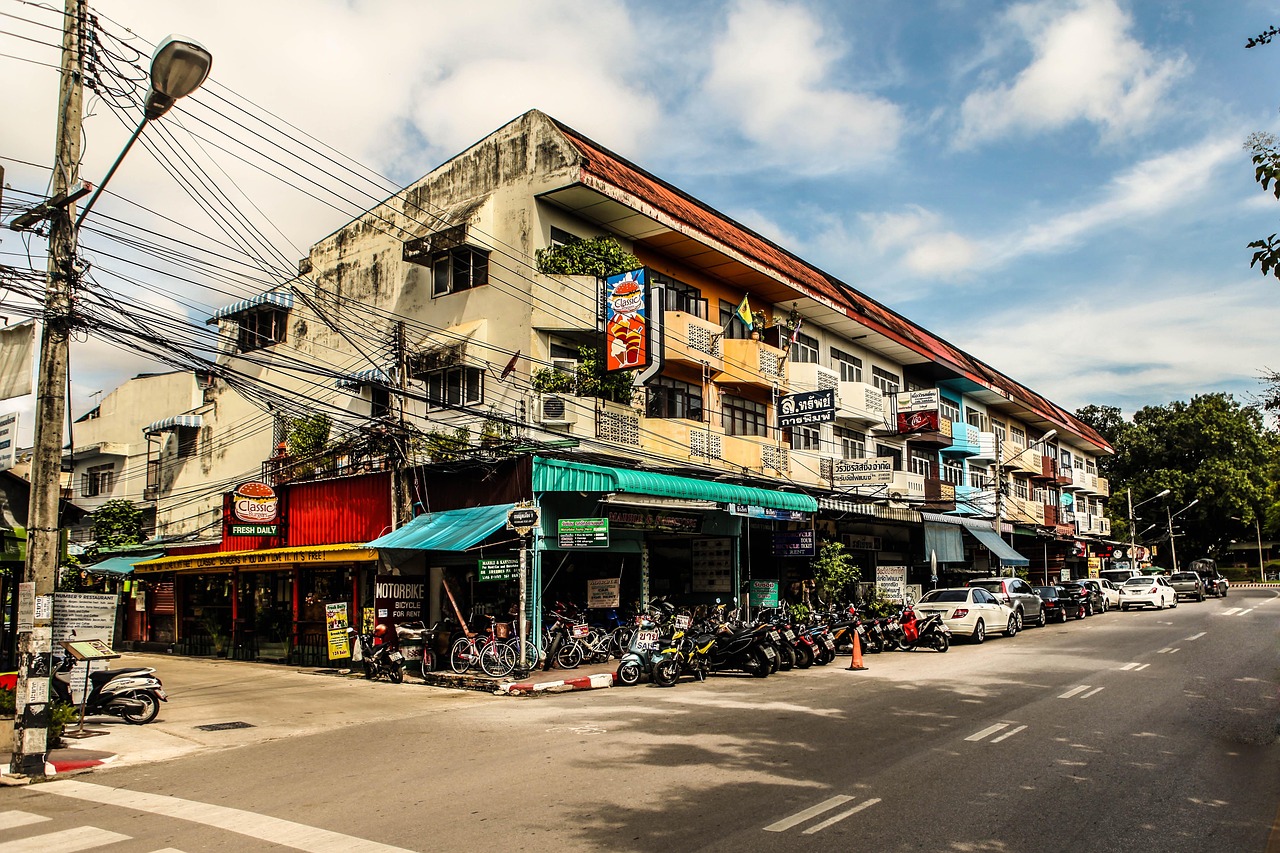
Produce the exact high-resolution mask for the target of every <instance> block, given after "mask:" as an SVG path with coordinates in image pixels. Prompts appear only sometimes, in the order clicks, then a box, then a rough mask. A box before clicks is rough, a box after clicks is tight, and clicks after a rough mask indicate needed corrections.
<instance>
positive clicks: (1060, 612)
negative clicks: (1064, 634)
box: [1035, 584, 1085, 622]
mask: <svg viewBox="0 0 1280 853" xmlns="http://www.w3.org/2000/svg"><path fill="white" fill-rule="evenodd" d="M1072 586H1073V587H1075V591H1074V592H1073V591H1072V590H1068V589H1067V588H1066V587H1065V586H1062V585H1060V584H1059V585H1057V586H1038V587H1036V588H1035V590H1036V594H1037V595H1039V596H1040V598H1041V600H1042V601H1044V614H1045V619H1056V620H1057V621H1059V622H1066V621H1067V619H1069V618H1070V617H1072V616H1074V617H1075V618H1077V619H1083V618H1084V610H1085V606H1084V597H1083V596H1082V595H1081V594H1080V591H1079V590H1080V588H1079V587H1078V586H1076V585H1075V584H1072Z"/></svg>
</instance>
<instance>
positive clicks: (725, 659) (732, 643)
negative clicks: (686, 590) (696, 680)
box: [694, 624, 778, 678]
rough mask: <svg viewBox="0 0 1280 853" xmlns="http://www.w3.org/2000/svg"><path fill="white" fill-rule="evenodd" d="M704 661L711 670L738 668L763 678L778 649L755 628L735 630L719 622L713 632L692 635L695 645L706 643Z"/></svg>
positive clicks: (774, 664) (771, 668) (774, 665)
mask: <svg viewBox="0 0 1280 853" xmlns="http://www.w3.org/2000/svg"><path fill="white" fill-rule="evenodd" d="M712 639H714V642H712V643H711V649H710V651H709V652H708V653H707V663H708V665H709V666H710V668H711V670H712V671H713V672H718V671H720V670H724V669H739V670H742V671H743V672H745V673H747V674H748V675H750V676H752V677H754V678H764V677H765V676H767V675H768V674H769V673H771V672H774V671H775V670H776V669H777V666H778V652H777V651H776V650H775V649H774V647H773V644H772V643H771V642H770V641H769V640H768V638H767V635H766V634H765V633H763V632H761V631H760V629H759V628H743V629H741V630H738V631H735V630H733V629H732V628H730V627H729V626H728V625H726V624H721V625H720V626H719V627H717V628H716V629H715V631H714V632H704V633H702V634H699V635H698V636H696V637H695V638H694V643H696V644H697V646H698V647H699V648H703V647H705V646H706V645H707V642H708V641H709V640H712Z"/></svg>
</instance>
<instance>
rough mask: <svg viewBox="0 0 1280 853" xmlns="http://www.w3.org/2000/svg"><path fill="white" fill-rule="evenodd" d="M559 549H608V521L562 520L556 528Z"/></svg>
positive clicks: (605, 519) (601, 519) (597, 519)
mask: <svg viewBox="0 0 1280 853" xmlns="http://www.w3.org/2000/svg"><path fill="white" fill-rule="evenodd" d="M557 533H558V534H559V536H558V542H559V545H560V547H561V548H608V547H609V519H607V518H562V519H560V521H559V523H558V528H557Z"/></svg>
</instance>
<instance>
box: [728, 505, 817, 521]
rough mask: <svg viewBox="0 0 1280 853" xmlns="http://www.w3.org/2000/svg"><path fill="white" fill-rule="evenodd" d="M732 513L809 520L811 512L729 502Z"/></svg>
mask: <svg viewBox="0 0 1280 853" xmlns="http://www.w3.org/2000/svg"><path fill="white" fill-rule="evenodd" d="M728 506H729V514H730V515H741V516H744V517H746V518H771V519H773V520H774V521H808V520H809V513H807V512H801V511H799V510H794V509H770V508H769V507H763V506H751V505H750V504H729V505H728Z"/></svg>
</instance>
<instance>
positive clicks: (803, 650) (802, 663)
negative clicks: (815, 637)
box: [796, 644, 814, 669]
mask: <svg viewBox="0 0 1280 853" xmlns="http://www.w3.org/2000/svg"><path fill="white" fill-rule="evenodd" d="M813 660H814V655H813V649H812V648H810V647H809V646H808V645H807V644H805V645H800V646H796V666H798V667H800V669H808V668H809V667H811V666H813Z"/></svg>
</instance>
